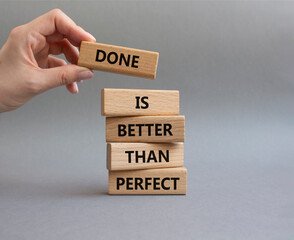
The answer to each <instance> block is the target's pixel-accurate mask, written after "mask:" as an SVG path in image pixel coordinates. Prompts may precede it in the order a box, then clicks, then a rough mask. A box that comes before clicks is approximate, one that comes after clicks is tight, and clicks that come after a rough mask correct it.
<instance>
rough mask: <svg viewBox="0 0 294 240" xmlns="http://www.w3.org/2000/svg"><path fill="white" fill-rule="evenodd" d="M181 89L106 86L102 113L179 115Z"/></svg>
mask: <svg viewBox="0 0 294 240" xmlns="http://www.w3.org/2000/svg"><path fill="white" fill-rule="evenodd" d="M179 104H180V99H179V91H176V90H140V89H114V88H104V89H102V91H101V115H104V116H138V115H179Z"/></svg>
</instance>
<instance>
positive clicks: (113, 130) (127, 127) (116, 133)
mask: <svg viewBox="0 0 294 240" xmlns="http://www.w3.org/2000/svg"><path fill="white" fill-rule="evenodd" d="M106 141H107V142H184V141H185V116H181V115H180V116H139V117H106Z"/></svg>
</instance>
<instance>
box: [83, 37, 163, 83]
mask: <svg viewBox="0 0 294 240" xmlns="http://www.w3.org/2000/svg"><path fill="white" fill-rule="evenodd" d="M158 55H159V54H158V52H151V51H145V50H139V49H134V48H127V47H120V46H114V45H108V44H102V43H93V42H86V41H82V43H81V46H80V54H79V59H78V65H80V66H83V67H88V68H92V69H97V70H102V71H106V72H114V73H120V74H126V75H132V76H137V77H143V78H149V79H155V77H156V69H157V62H158Z"/></svg>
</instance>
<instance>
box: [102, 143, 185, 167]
mask: <svg viewBox="0 0 294 240" xmlns="http://www.w3.org/2000/svg"><path fill="white" fill-rule="evenodd" d="M183 165H184V143H108V144H107V168H108V170H111V171H115V170H135V169H148V168H169V167H182V166H183Z"/></svg>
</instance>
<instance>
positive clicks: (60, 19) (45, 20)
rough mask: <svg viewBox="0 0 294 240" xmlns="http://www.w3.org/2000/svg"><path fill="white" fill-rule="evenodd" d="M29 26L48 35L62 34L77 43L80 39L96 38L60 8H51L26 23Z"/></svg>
mask: <svg viewBox="0 0 294 240" xmlns="http://www.w3.org/2000/svg"><path fill="white" fill-rule="evenodd" d="M28 24H29V25H30V27H31V28H32V29H33V30H35V31H37V32H39V33H40V34H42V35H44V36H46V37H47V36H50V35H52V34H54V33H56V32H58V33H60V34H62V35H63V36H64V37H66V38H67V39H68V40H69V41H70V42H72V43H76V44H74V45H79V44H80V43H81V41H92V42H93V41H96V39H95V38H94V37H93V36H92V35H91V34H90V33H88V32H86V31H85V30H84V29H82V28H81V27H79V26H77V25H76V24H75V22H74V21H73V20H72V19H71V18H70V17H68V16H67V15H66V14H65V13H64V12H62V11H61V10H60V9H53V10H51V11H50V12H48V13H45V14H43V15H42V16H40V17H38V18H36V19H34V20H33V21H31V22H30V23H28Z"/></svg>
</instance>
